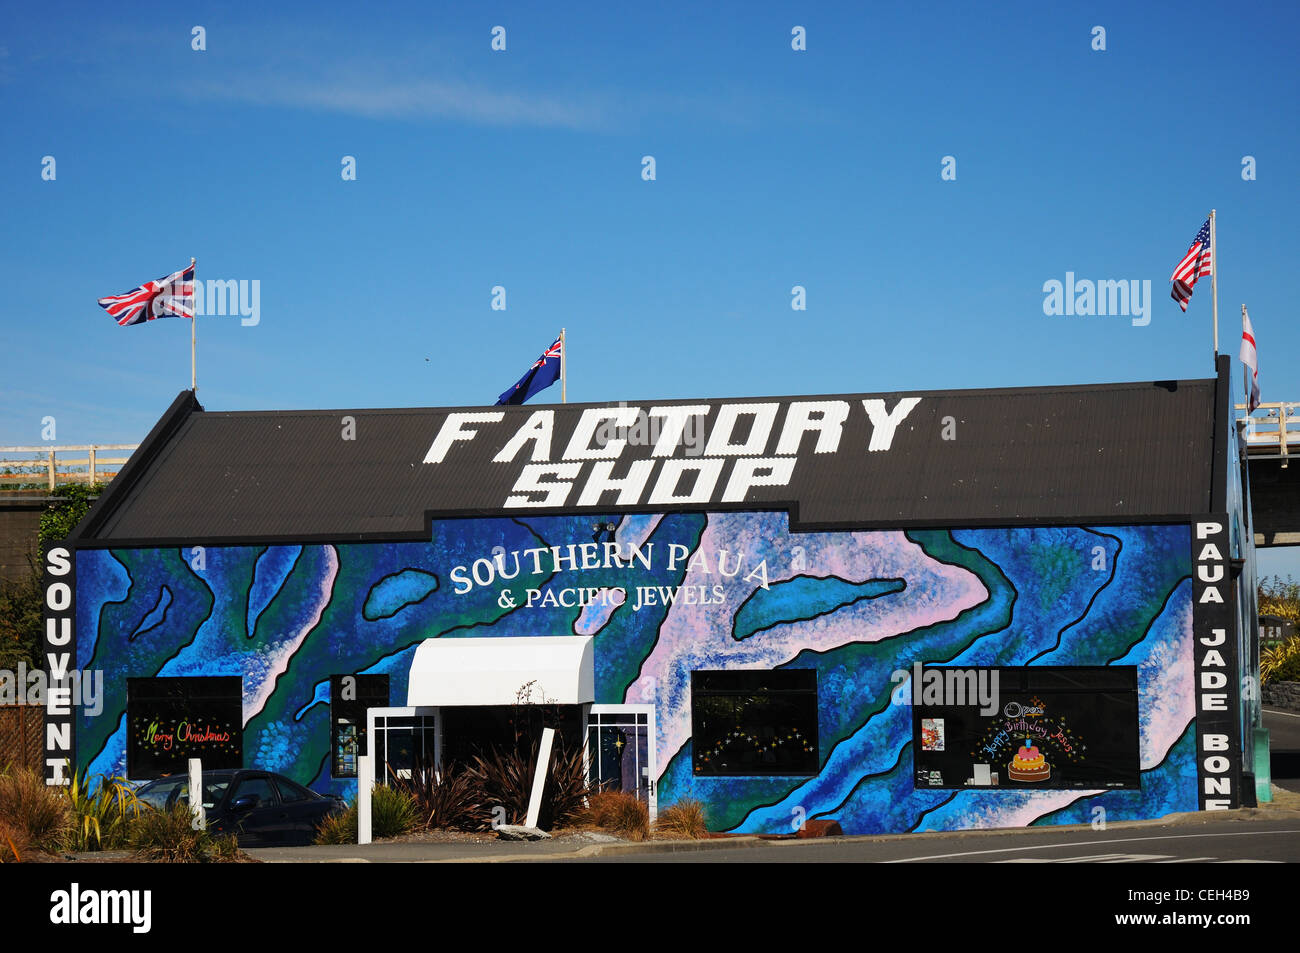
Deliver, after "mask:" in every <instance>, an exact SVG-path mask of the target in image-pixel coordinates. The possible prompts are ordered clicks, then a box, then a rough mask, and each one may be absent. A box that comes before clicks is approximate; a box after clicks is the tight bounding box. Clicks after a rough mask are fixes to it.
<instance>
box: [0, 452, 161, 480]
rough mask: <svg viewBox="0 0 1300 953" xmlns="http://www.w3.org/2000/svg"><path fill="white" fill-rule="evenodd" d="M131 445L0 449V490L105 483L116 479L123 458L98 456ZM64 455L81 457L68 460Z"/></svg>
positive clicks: (124, 459) (127, 456)
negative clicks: (65, 484)
mask: <svg viewBox="0 0 1300 953" xmlns="http://www.w3.org/2000/svg"><path fill="white" fill-rule="evenodd" d="M138 446H139V444H135V443H90V444H67V445H63V446H51V445H49V444H44V445H42V446H37V447H0V491H3V490H4V489H15V488H21V487H23V486H29V487H35V486H38V485H40V484H44V485H45V489H46V490H47V491H49V492H53V490H54V487H55V485H56V484H59V483H106V482H108V481H109V480H111V479H112V478H113V477H115V476H117V472H118V470H120V469H121V467H122V464H124V463H126V461H127V460H128V459H130V453H129V452H128V453H127V454H126V455H125V456H121V455H115V456H108V457H105V456H102V455H101V454H102V453H103V452H104V451H109V452H110V453H112V452H115V451H122V450H126V451H133V450H135V448H136V447H138ZM68 454H84V456H80V457H69V456H68Z"/></svg>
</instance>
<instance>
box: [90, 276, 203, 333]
mask: <svg viewBox="0 0 1300 953" xmlns="http://www.w3.org/2000/svg"><path fill="white" fill-rule="evenodd" d="M99 306H100V307H101V308H103V309H104V310H105V311H107V312H108V313H109V314H110V315H112V317H113V320H115V321H116V322H117V323H118V324H120V325H121V326H122V327H126V326H127V325H130V324H143V323H144V322H146V321H152V320H153V319H154V318H189V319H191V320H193V318H194V266H193V265H190V266H189V267H188V268H185V269H182V270H181V271H177V272H174V273H173V274H170V275H168V276H167V277H166V278H159V279H158V280H157V281H147V282H145V283H144V284H142V285H141V286H140V287H139V288H136V289H135V290H133V291H128V292H126V293H125V294H120V295H109V296H108V297H107V298H100V299H99Z"/></svg>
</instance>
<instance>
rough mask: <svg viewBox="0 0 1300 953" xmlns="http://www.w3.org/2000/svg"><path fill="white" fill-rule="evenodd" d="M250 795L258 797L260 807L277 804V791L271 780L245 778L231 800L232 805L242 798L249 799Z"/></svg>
mask: <svg viewBox="0 0 1300 953" xmlns="http://www.w3.org/2000/svg"><path fill="white" fill-rule="evenodd" d="M250 794H255V795H257V799H258V802H259V806H260V807H268V806H273V805H274V804H275V789H274V788H272V787H271V779H270V778H245V779H244V780H242V781H240V782H239V787H237V788H235V796H234V797H233V798H231V803H234V802H235V801H238V800H239V799H240V798H241V797H248V796H249V795H250Z"/></svg>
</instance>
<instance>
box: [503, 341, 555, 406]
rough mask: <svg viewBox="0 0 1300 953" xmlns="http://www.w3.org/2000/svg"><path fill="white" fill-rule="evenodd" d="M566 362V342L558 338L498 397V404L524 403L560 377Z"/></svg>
mask: <svg viewBox="0 0 1300 953" xmlns="http://www.w3.org/2000/svg"><path fill="white" fill-rule="evenodd" d="M563 362H564V343H563V339H562V338H556V339H555V343H554V344H552V345H551V346H550V347H548V348H547V349H546V350H545V351H543V352H542V356H541V357H539V358H538V359H537V360H536V361H535V362H534V363H533V366H532V367H530V368H528V370H527V371H525V372H524V376H523V377H521V378H519V380H518V382H516V384H515V386H514V387H512V388H510V389H509V390H508V391H506V392H505V393H504V394H502V395H501V396H500V397H498V398H497V403H498V404H522V403H523V402H524V401H526V400H527V399H528V398H529V397H532V396H533V395H534V394H536V393H537V392H538V391H541V390H544V389H545V388H547V387H550V386H551V385H552V384H554V383H555V382H556V381H558V380H559V379H560V370H561V367H562V365H563Z"/></svg>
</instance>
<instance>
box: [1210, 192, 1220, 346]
mask: <svg viewBox="0 0 1300 953" xmlns="http://www.w3.org/2000/svg"><path fill="white" fill-rule="evenodd" d="M1210 296H1211V298H1212V299H1213V311H1214V359H1215V361H1216V362H1217V361H1218V359H1219V242H1218V238H1217V236H1216V235H1215V234H1214V209H1210Z"/></svg>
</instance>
